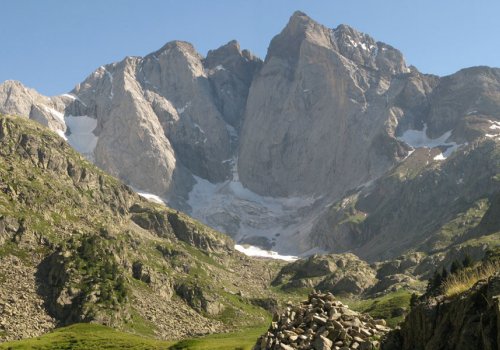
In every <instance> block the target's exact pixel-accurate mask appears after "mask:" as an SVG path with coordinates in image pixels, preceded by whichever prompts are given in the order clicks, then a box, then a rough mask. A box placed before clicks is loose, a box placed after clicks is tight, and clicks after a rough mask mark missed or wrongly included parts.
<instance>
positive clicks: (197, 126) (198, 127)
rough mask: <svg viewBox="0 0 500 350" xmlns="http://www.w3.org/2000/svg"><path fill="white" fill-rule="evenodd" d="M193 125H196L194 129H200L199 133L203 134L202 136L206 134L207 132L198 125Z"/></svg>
mask: <svg viewBox="0 0 500 350" xmlns="http://www.w3.org/2000/svg"><path fill="white" fill-rule="evenodd" d="M193 125H194V127H195V128H196V129H198V131H199V132H201V133H202V134H205V131H203V129H202V128H201V127H200V126H199V125H198V124H196V123H193Z"/></svg>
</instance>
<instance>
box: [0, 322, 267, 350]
mask: <svg viewBox="0 0 500 350" xmlns="http://www.w3.org/2000/svg"><path fill="white" fill-rule="evenodd" d="M266 329H267V324H266V326H262V327H253V328H248V329H243V330H240V331H237V332H232V333H222V334H214V335H209V336H205V337H201V338H193V339H187V340H182V341H179V342H175V341H170V342H166V341H159V340H154V339H148V338H143V337H140V336H136V335H132V334H128V333H124V332H119V331H116V330H114V329H112V328H108V327H105V326H101V325H97V324H89V323H79V324H74V325H71V326H68V327H64V328H59V329H57V330H56V331H54V332H51V333H47V334H45V335H43V336H40V337H37V338H32V339H24V340H19V341H13V342H8V343H4V344H0V349H1V350H28V349H29V350H49V349H51V350H63V349H64V350H69V349H72V350H95V349H107V350H119V349H130V350H146V349H147V350H160V349H161V350H167V349H168V350H181V349H182V350H235V349H239V350H251V349H252V347H253V345H254V344H255V341H256V339H257V338H258V337H259V336H260V335H261V334H262V333H263V332H265V331H266Z"/></svg>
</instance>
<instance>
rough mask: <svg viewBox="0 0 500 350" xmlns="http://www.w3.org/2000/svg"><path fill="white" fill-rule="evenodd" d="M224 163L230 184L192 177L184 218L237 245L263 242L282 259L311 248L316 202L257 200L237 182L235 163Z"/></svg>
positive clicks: (264, 197) (318, 211)
mask: <svg viewBox="0 0 500 350" xmlns="http://www.w3.org/2000/svg"><path fill="white" fill-rule="evenodd" d="M227 162H231V163H232V165H233V177H232V179H231V180H227V181H225V182H221V183H215V184H214V183H211V182H209V181H208V180H206V179H202V178H200V177H197V176H195V177H194V178H195V180H196V184H195V185H194V187H193V189H192V190H191V192H190V193H189V199H188V201H187V204H188V205H189V206H190V207H191V211H190V212H189V213H188V214H190V215H191V216H192V217H194V218H196V219H198V220H200V221H202V222H203V223H205V224H207V225H209V226H211V227H213V228H215V229H217V230H219V231H221V232H225V233H227V234H229V235H230V236H232V237H233V239H234V240H235V241H236V242H237V243H239V244H242V243H244V242H247V243H250V242H254V240H257V241H258V240H265V239H267V241H268V243H269V245H270V246H271V247H272V248H271V249H272V250H273V251H276V252H278V253H279V254H283V255H298V254H301V253H303V252H305V251H308V250H310V249H311V248H313V247H311V246H310V244H311V242H310V239H308V238H307V235H308V233H309V232H310V230H311V229H312V226H313V223H314V222H315V220H316V218H317V217H318V216H319V215H320V214H321V210H315V209H313V207H315V206H314V204H315V202H316V200H317V199H319V198H304V197H288V198H286V197H283V198H276V197H266V196H261V195H259V194H257V193H255V192H252V191H251V190H249V189H247V188H245V187H244V186H243V185H242V183H241V182H240V181H239V179H238V171H237V167H236V164H237V159H236V158H233V159H232V160H226V163H227ZM299 213H300V214H299ZM252 238H253V240H252ZM252 244H255V243H252ZM265 246H266V247H267V244H266V245H265Z"/></svg>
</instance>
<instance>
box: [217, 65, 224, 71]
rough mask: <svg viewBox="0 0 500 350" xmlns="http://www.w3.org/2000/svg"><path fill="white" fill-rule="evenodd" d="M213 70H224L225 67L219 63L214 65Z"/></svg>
mask: <svg viewBox="0 0 500 350" xmlns="http://www.w3.org/2000/svg"><path fill="white" fill-rule="evenodd" d="M215 70H216V71H219V70H226V68H224V66H223V65H221V64H219V65H218V66H217V67H215Z"/></svg>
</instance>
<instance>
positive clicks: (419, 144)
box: [397, 124, 461, 160]
mask: <svg viewBox="0 0 500 350" xmlns="http://www.w3.org/2000/svg"><path fill="white" fill-rule="evenodd" d="M451 132H452V130H449V131H447V132H445V133H444V134H443V135H441V136H439V137H438V138H435V139H431V138H430V137H428V136H427V124H424V128H423V129H422V130H406V131H405V132H404V133H403V135H401V136H400V137H398V138H397V139H398V140H400V141H403V142H404V143H406V144H407V145H409V146H411V147H412V148H435V147H443V148H444V147H446V151H444V152H442V153H441V154H438V155H437V156H435V157H434V160H444V159H446V158H448V157H449V156H450V155H451V154H452V153H453V152H455V151H456V150H457V149H458V148H459V147H460V146H461V145H458V144H457V143H456V142H448V141H447V140H448V139H449V138H450V137H451Z"/></svg>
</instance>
